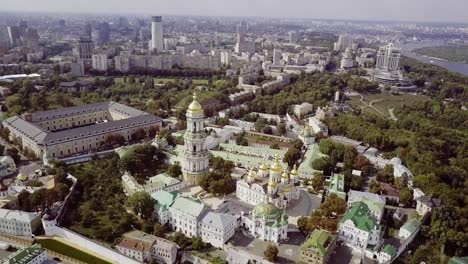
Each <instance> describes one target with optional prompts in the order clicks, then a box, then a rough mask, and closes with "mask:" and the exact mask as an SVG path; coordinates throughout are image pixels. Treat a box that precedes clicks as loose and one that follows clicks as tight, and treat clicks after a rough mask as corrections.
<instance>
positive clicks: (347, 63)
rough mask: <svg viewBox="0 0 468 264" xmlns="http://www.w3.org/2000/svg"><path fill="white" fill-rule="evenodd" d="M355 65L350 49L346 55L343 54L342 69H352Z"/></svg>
mask: <svg viewBox="0 0 468 264" xmlns="http://www.w3.org/2000/svg"><path fill="white" fill-rule="evenodd" d="M353 65H354V63H353V57H352V56H351V52H350V51H349V49H346V51H345V53H343V58H341V65H340V68H341V69H349V68H352V67H353Z"/></svg>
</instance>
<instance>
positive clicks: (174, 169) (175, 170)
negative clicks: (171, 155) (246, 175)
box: [167, 161, 182, 178]
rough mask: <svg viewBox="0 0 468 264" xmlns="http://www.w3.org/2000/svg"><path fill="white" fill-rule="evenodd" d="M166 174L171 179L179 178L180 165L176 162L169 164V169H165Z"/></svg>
mask: <svg viewBox="0 0 468 264" xmlns="http://www.w3.org/2000/svg"><path fill="white" fill-rule="evenodd" d="M167 174H169V176H171V177H173V178H179V176H180V175H182V167H181V166H180V163H179V162H178V161H176V162H174V164H171V165H170V166H169V168H167Z"/></svg>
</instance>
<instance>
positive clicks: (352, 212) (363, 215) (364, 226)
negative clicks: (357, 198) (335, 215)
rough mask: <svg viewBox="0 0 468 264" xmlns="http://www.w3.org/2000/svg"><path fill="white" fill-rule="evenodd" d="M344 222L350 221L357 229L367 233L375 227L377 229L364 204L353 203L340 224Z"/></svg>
mask: <svg viewBox="0 0 468 264" xmlns="http://www.w3.org/2000/svg"><path fill="white" fill-rule="evenodd" d="M346 220H351V221H352V222H353V223H354V225H355V226H356V227H357V228H359V229H360V230H363V231H367V232H370V231H371V230H372V229H374V228H375V227H376V226H377V227H378V224H377V222H376V221H375V219H374V218H373V217H372V216H371V215H370V214H369V207H368V206H367V204H366V203H364V202H357V203H353V204H352V205H351V208H350V209H349V210H348V212H346V214H345V215H344V216H343V218H341V220H340V223H344V222H345V221H346Z"/></svg>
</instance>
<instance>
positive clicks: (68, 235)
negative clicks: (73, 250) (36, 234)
mask: <svg viewBox="0 0 468 264" xmlns="http://www.w3.org/2000/svg"><path fill="white" fill-rule="evenodd" d="M43 226H44V229H45V234H46V236H58V237H61V238H64V239H66V240H68V241H69V242H70V243H72V244H76V245H78V246H80V247H83V248H85V249H87V250H89V251H90V252H93V253H95V254H96V255H98V256H103V257H106V258H108V259H110V260H112V261H114V262H116V263H119V264H138V263H140V262H138V261H136V260H133V259H131V258H129V257H127V256H124V255H122V254H119V253H118V252H117V251H114V250H111V249H109V248H106V247H104V246H101V245H99V244H98V243H96V242H94V241H92V240H90V239H87V238H85V237H83V236H81V235H79V234H77V233H74V232H72V231H70V230H68V229H66V228H63V227H59V226H56V225H46V224H44V225H43Z"/></svg>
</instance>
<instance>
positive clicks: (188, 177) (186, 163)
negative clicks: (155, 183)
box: [182, 94, 209, 184]
mask: <svg viewBox="0 0 468 264" xmlns="http://www.w3.org/2000/svg"><path fill="white" fill-rule="evenodd" d="M186 117H187V130H186V131H185V135H184V153H183V159H182V173H183V176H184V180H185V181H188V182H190V183H192V184H198V183H199V182H200V177H201V176H202V175H203V174H204V173H206V172H207V171H208V166H209V160H208V151H207V150H206V148H205V139H206V132H205V128H204V121H205V115H204V113H203V108H202V107H201V105H200V104H199V103H198V102H197V96H196V94H194V96H193V102H192V103H191V104H190V105H189V107H188V109H187V114H186Z"/></svg>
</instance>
